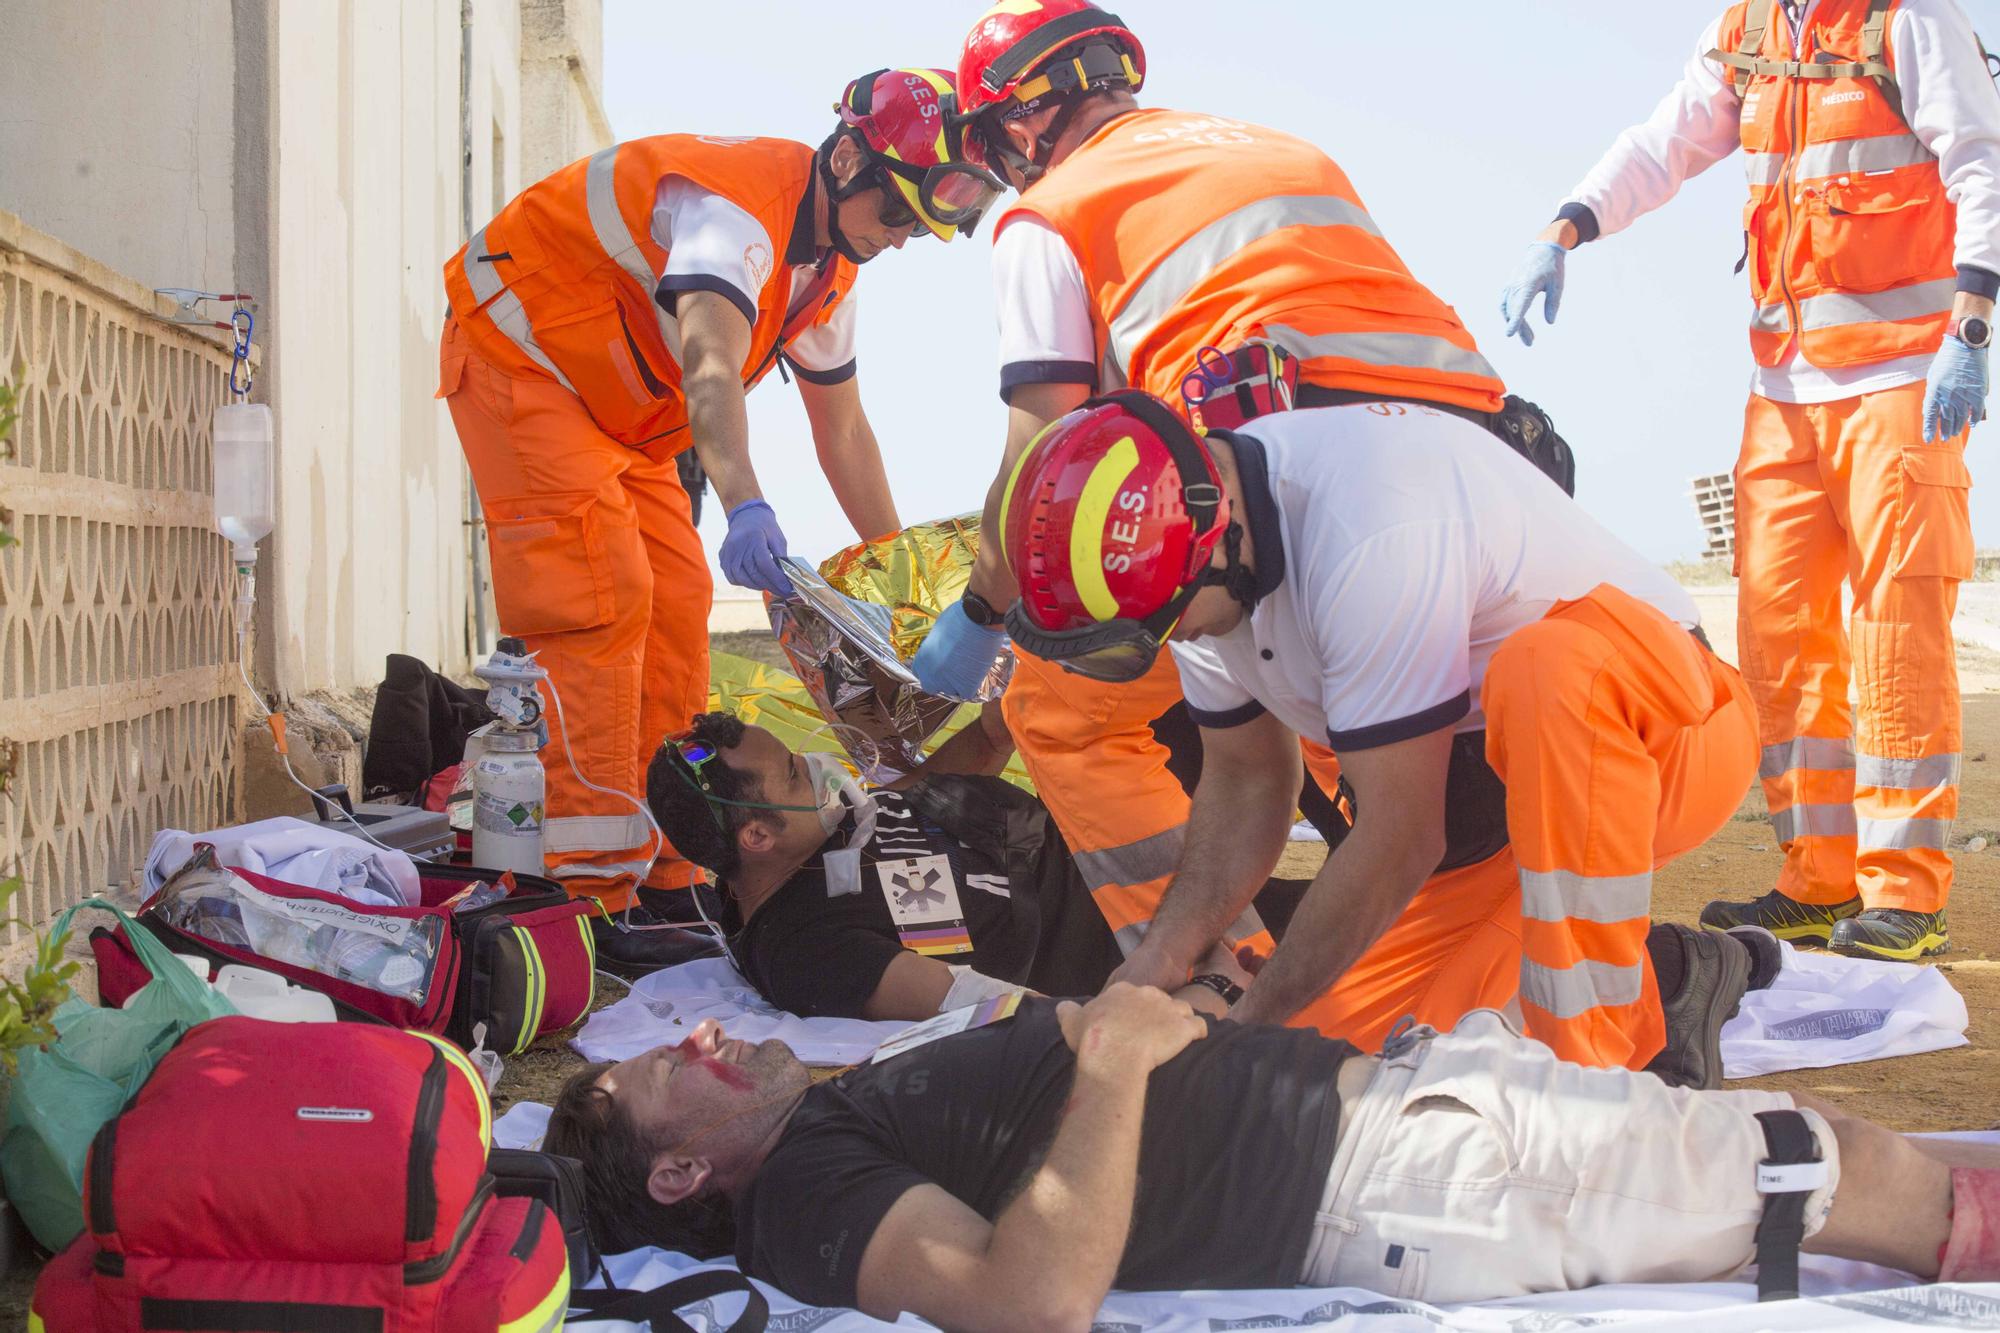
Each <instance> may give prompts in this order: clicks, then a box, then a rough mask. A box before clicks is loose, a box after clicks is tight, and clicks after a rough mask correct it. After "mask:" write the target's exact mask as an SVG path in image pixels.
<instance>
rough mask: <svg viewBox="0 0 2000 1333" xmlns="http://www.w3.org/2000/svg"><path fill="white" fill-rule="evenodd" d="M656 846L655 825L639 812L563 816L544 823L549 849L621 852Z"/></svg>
mask: <svg viewBox="0 0 2000 1333" xmlns="http://www.w3.org/2000/svg"><path fill="white" fill-rule="evenodd" d="M652 845H653V826H652V825H651V824H648V823H647V822H646V821H645V820H644V819H641V818H640V817H639V816H638V815H637V814H630V815H562V816H560V817H558V818H555V819H551V820H549V821H548V822H547V823H546V824H544V825H543V826H542V846H543V847H544V848H546V849H547V850H548V851H550V852H622V851H625V850H627V849H628V848H633V847H651V846H652Z"/></svg>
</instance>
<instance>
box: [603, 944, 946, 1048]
mask: <svg viewBox="0 0 2000 1333" xmlns="http://www.w3.org/2000/svg"><path fill="white" fill-rule="evenodd" d="M704 1018H713V1019H715V1020H716V1021H717V1022H719V1023H721V1024H722V1030H723V1032H724V1033H725V1034H727V1035H728V1036H729V1037H731V1038H733V1039H735V1040H738V1041H748V1042H759V1041H766V1040H768V1039H770V1038H772V1037H776V1038H777V1039H778V1040H780V1041H782V1042H784V1043H785V1045H787V1046H789V1047H791V1048H792V1053H793V1054H794V1055H796V1056H798V1057H799V1059H801V1060H803V1061H805V1062H806V1063H807V1064H809V1065H852V1064H859V1063H860V1062H861V1061H863V1060H866V1059H867V1058H868V1057H869V1056H871V1055H873V1054H874V1053H875V1048H876V1047H877V1046H880V1045H881V1044H882V1043H883V1042H885V1041H887V1040H888V1039H889V1038H891V1037H893V1036H895V1035H896V1034H897V1033H898V1032H901V1031H902V1030H903V1029H904V1028H906V1027H909V1026H910V1025H909V1024H908V1023H870V1022H866V1021H864V1020H862V1019H858V1018H800V1017H799V1016H798V1015H797V1014H788V1013H786V1012H785V1011H784V1010H782V1009H775V1008H773V1007H772V1006H771V1005H770V1004H768V1003H766V1002H765V1000H764V997H763V996H761V995H759V994H758V993H757V990H756V988H755V987H754V986H752V985H751V984H750V983H749V982H748V981H746V980H745V979H744V977H743V974H742V973H740V972H738V971H737V970H736V969H735V968H734V967H732V966H730V964H729V962H728V960H727V959H723V958H700V959H696V960H695V961H694V962H692V963H682V964H680V965H679V966H677V967H667V968H662V969H660V970H659V971H658V972H653V973H650V974H648V975H647V976H644V977H641V978H640V979H639V980H638V981H636V982H634V983H632V993H631V994H630V995H627V996H626V997H625V998H624V999H622V1000H620V1001H618V1002H617V1003H616V1004H610V1005H606V1006H605V1007H604V1008H602V1009H600V1010H598V1011H597V1012H596V1013H594V1014H592V1015H591V1016H590V1021H589V1022H587V1023H585V1024H584V1025H583V1031H581V1032H579V1033H577V1034H576V1036H575V1037H574V1038H572V1039H571V1041H570V1046H571V1047H572V1048H573V1049H574V1050H575V1051H576V1052H577V1054H579V1055H581V1056H582V1057H583V1058H584V1059H586V1060H629V1059H631V1058H632V1057H633V1056H635V1055H641V1054H643V1053H645V1052H647V1051H650V1050H652V1049H653V1048H654V1047H655V1046H661V1045H667V1044H671V1043H673V1042H678V1041H680V1040H682V1039H683V1038H685V1037H686V1036H687V1035H688V1034H689V1033H690V1032H692V1031H694V1027H695V1024H697V1023H699V1022H701V1020H702V1019H704Z"/></svg>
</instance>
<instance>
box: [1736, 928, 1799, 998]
mask: <svg viewBox="0 0 2000 1333" xmlns="http://www.w3.org/2000/svg"><path fill="white" fill-rule="evenodd" d="M1723 933H1724V934H1726V935H1730V936H1733V937H1734V938H1736V939H1739V940H1741V941H1743V946H1744V947H1745V948H1747V949H1748V950H1750V983H1749V984H1748V985H1747V986H1745V987H1744V988H1743V989H1745V990H1765V989H1767V988H1769V986H1770V984H1771V983H1772V982H1774V981H1776V980H1777V979H1778V973H1779V972H1780V971H1782V970H1783V969H1784V966H1785V948H1784V946H1783V945H1782V944H1779V943H1778V937H1777V936H1776V935H1773V934H1772V933H1771V932H1770V931H1768V930H1766V929H1764V928H1763V927H1762V926H1731V927H1730V928H1729V929H1728V930H1726V931H1724V932H1723Z"/></svg>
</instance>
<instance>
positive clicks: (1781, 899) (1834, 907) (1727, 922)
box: [1701, 889, 1861, 944]
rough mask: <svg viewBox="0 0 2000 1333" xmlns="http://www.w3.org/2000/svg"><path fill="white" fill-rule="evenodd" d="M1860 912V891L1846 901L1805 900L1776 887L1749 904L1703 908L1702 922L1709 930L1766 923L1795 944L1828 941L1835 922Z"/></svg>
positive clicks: (1784, 938) (1765, 924)
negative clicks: (1795, 897)
mask: <svg viewBox="0 0 2000 1333" xmlns="http://www.w3.org/2000/svg"><path fill="white" fill-rule="evenodd" d="M1860 914H1861V896H1860V895H1859V894H1856V895H1855V896H1854V897H1852V898H1849V899H1848V900H1847V901H1846V902H1844V903H1801V902H1794V901H1793V900H1792V899H1790V898H1787V897H1786V896H1785V895H1784V894H1782V893H1779V892H1778V891H1777V890H1776V889H1773V890H1771V891H1770V892H1769V893H1767V894H1765V895H1764V896H1763V897H1761V898H1753V899H1751V900H1750V901H1749V902H1747V903H1732V902H1712V903H1710V904H1709V905H1708V906H1706V907H1704V908H1702V909H1701V924H1702V926H1703V927H1704V928H1706V929H1708V930H1730V929H1733V928H1734V927H1737V926H1762V927H1763V928H1764V929H1766V930H1768V931H1770V932H1771V933H1772V934H1773V935H1776V936H1777V937H1778V938H1779V939H1781V940H1790V941H1791V942H1792V943H1793V944H1825V943H1826V942H1827V940H1828V939H1829V938H1831V937H1832V935H1833V928H1834V926H1835V925H1837V924H1839V923H1840V922H1842V921H1845V920H1846V919H1847V918H1848V917H1850V916H1859V915H1860Z"/></svg>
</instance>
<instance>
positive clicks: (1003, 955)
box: [725, 777, 1122, 1018]
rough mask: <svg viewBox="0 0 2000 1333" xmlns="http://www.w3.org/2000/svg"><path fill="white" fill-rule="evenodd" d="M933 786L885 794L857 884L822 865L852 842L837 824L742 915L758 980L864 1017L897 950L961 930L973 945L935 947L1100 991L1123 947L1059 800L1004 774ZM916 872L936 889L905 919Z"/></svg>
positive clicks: (976, 964)
mask: <svg viewBox="0 0 2000 1333" xmlns="http://www.w3.org/2000/svg"><path fill="white" fill-rule="evenodd" d="M920 786H921V787H922V788H924V790H923V791H921V792H912V793H911V794H910V795H909V796H908V797H905V796H903V795H900V794H898V793H895V792H877V793H876V794H875V806H876V812H877V813H876V820H875V834H874V837H873V838H871V839H870V840H869V843H868V845H867V847H865V848H864V849H863V850H862V854H861V879H860V886H859V890H858V891H856V892H844V893H843V892H837V891H836V889H837V888H838V887H839V886H838V885H836V884H832V883H830V882H829V879H828V876H827V873H826V871H825V869H824V868H823V863H822V856H823V855H824V853H825V851H827V850H831V849H836V848H839V847H841V846H843V845H844V843H845V835H836V836H835V837H833V838H831V839H829V840H828V842H827V846H826V848H823V849H822V856H815V857H814V858H813V859H812V860H810V861H808V862H807V863H806V865H805V867H804V868H803V869H801V870H800V871H799V872H798V873H797V874H795V875H793V876H792V877H791V878H790V879H789V880H787V881H785V883H784V884H783V885H782V886H780V887H779V889H778V891H777V892H776V893H774V894H772V895H771V897H770V898H768V899H766V900H765V902H764V904H763V905H762V906H761V907H759V908H758V909H757V912H756V914H755V915H754V916H752V917H751V918H750V920H749V923H748V924H747V925H744V926H742V928H741V929H740V930H739V931H738V932H737V934H736V937H735V949H736V956H737V958H738V959H739V960H740V961H741V963H742V965H743V970H744V972H745V973H746V974H747V975H748V977H749V979H750V984H751V985H753V986H755V987H756V988H757V990H758V991H759V992H760V993H761V994H762V995H763V996H764V998H765V999H767V1000H769V1001H770V1002H771V1003H772V1004H775V1005H777V1006H778V1007H779V1008H781V1009H786V1010H789V1011H791V1012H792V1013H795V1014H804V1015H807V1016H809V1017H811V1016H834V1017H840V1018H858V1017H860V1016H861V1009H862V1006H863V1005H864V1004H865V1003H867V1000H868V997H869V996H870V995H872V994H874V993H875V987H876V986H877V985H878V984H879V983H880V982H881V980H882V974H883V972H885V971H886V970H887V969H888V967H889V964H890V962H891V961H892V960H894V958H895V957H896V955H897V954H898V953H900V952H902V951H903V950H904V949H905V948H912V947H919V946H921V945H928V946H930V947H931V948H949V947H951V946H952V944H953V943H954V942H955V941H956V942H964V943H969V944H970V945H971V948H970V950H969V951H959V952H937V953H934V954H933V955H932V956H934V957H936V958H937V959H938V960H939V961H940V962H944V963H950V964H955V965H962V966H965V967H970V968H973V969H974V970H976V971H978V972H980V973H982V974H984V975H986V976H989V977H993V978H994V979H996V980H999V981H1009V982H1014V983H1016V984H1018V985H1024V986H1028V987H1030V988H1032V989H1034V990H1038V991H1041V992H1043V993H1044V994H1049V995H1090V994H1095V993H1096V992H1097V990H1098V989H1099V988H1100V987H1102V986H1103V984H1104V982H1105V979H1106V978H1107V977H1109V976H1110V974H1111V972H1112V971H1113V969H1115V968H1116V967H1117V966H1118V964H1119V962H1120V961H1121V958H1122V955H1121V954H1120V953H1119V950H1118V945H1117V942H1116V941H1115V940H1114V939H1113V937H1112V934H1111V930H1110V927H1108V926H1107V925H1105V923H1104V918H1103V916H1102V915H1101V914H1100V913H1099V912H1098V911H1097V908H1096V905H1095V904H1094V903H1093V902H1092V901H1091V898H1090V890H1089V889H1088V888H1087V887H1085V885H1084V883H1083V880H1082V877H1081V876H1080V875H1079V874H1078V873H1077V871H1076V869H1075V866H1074V864H1073V863H1072V862H1071V860H1070V856H1069V850H1068V848H1067V847H1065V846H1064V845H1063V842H1062V837H1061V834H1059V833H1058V832H1057V831H1056V827H1055V822H1054V820H1053V819H1051V818H1050V816H1049V814H1048V812H1047V810H1046V809H1044V808H1042V807H1041V806H1040V804H1039V803H1037V802H1035V801H1034V799H1033V798H1032V797H1029V796H1027V795H1026V794H1025V793H1023V792H1021V791H1020V790H1019V789H1018V788H1016V787H1013V786H1011V785H1009V784H1008V783H1006V782H1003V781H1001V780H1000V779H998V778H965V777H953V778H949V779H947V778H938V779H932V780H930V781H928V782H926V783H923V784H920ZM970 807H977V810H976V811H972V810H970V809H969V808H970ZM995 812H1004V815H1005V817H1004V818H1002V817H1000V816H998V815H996V814H995ZM933 816H940V817H942V818H943V819H944V820H948V821H949V822H950V823H951V824H952V825H953V826H954V828H953V829H952V830H950V831H947V829H945V828H944V827H943V826H942V824H941V823H940V819H939V818H937V817H933ZM938 858H942V859H941V860H940V859H938ZM912 885H916V886H919V892H921V893H923V894H925V895H926V896H925V897H924V898H923V899H922V900H920V901H919V902H918V904H917V911H916V913H915V915H914V916H912V915H911V913H910V909H909V907H907V906H905V908H904V911H905V920H904V923H903V924H901V925H900V926H899V923H898V921H897V919H896V915H895V912H894V911H892V909H891V906H890V903H891V900H892V899H896V900H898V901H899V902H901V901H903V900H906V899H907V898H908V896H909V891H910V888H911V886H912ZM954 922H956V923H961V924H960V925H957V926H954V925H953V924H952V923H954ZM725 924H726V925H728V926H729V927H732V928H733V927H735V926H736V924H737V923H736V922H735V921H734V920H730V921H727V922H726V923H725ZM904 931H907V932H908V933H909V934H910V937H911V939H910V942H908V943H906V941H905V938H904V934H903V932H904Z"/></svg>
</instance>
